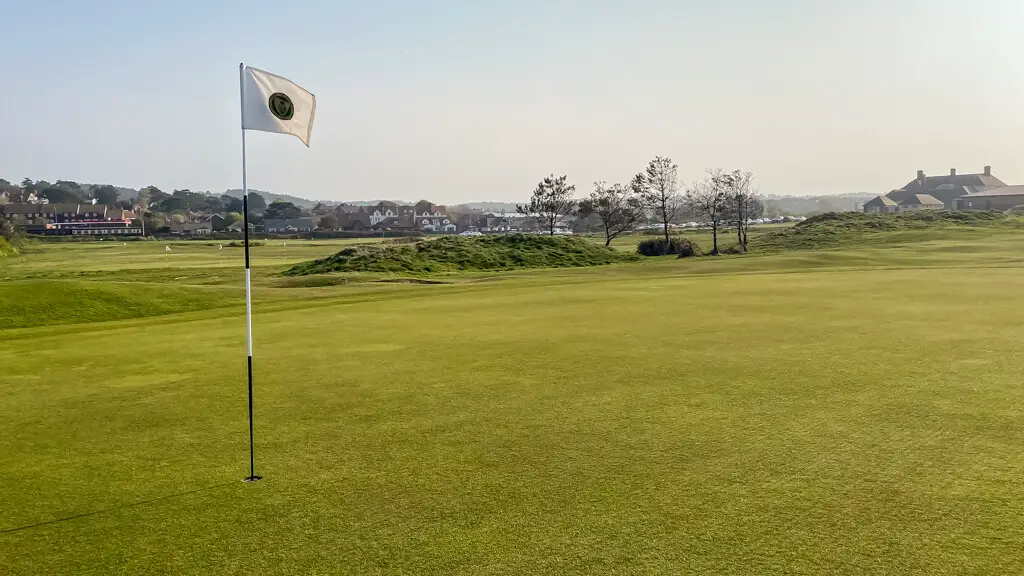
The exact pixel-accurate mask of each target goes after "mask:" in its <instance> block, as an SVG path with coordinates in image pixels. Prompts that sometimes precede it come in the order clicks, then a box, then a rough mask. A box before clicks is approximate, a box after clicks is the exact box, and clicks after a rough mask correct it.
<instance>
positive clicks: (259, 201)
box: [249, 192, 267, 212]
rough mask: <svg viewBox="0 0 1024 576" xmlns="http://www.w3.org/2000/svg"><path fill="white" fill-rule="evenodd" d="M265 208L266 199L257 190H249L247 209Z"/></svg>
mask: <svg viewBox="0 0 1024 576" xmlns="http://www.w3.org/2000/svg"><path fill="white" fill-rule="evenodd" d="M266 209H267V201H266V200H264V199H263V196H260V194H259V193H258V192H249V210H255V211H256V212H262V211H264V210H266Z"/></svg>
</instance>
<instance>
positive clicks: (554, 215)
mask: <svg viewBox="0 0 1024 576" xmlns="http://www.w3.org/2000/svg"><path fill="white" fill-rule="evenodd" d="M567 179H568V177H567V176H564V175H563V176H558V177H557V178H556V177H555V175H554V174H552V175H551V176H548V177H547V178H545V179H543V180H541V181H540V182H539V183H538V184H537V188H535V189H534V190H533V196H531V197H530V203H529V204H526V205H517V206H516V212H518V213H520V214H522V215H523V216H530V217H531V218H533V219H534V220H536V221H537V225H538V226H541V227H542V228H546V229H547V231H548V234H550V235H552V236H554V235H555V224H557V223H558V220H559V219H560V218H564V217H566V216H568V215H569V214H572V213H573V211H574V210H575V209H576V201H575V200H573V199H572V195H573V193H574V192H575V191H576V186H574V185H570V184H568V183H567V182H566V181H567Z"/></svg>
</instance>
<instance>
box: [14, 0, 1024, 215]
mask: <svg viewBox="0 0 1024 576" xmlns="http://www.w3.org/2000/svg"><path fill="white" fill-rule="evenodd" d="M0 22H3V23H4V43H3V44H4V51H5V55H4V57H3V58H2V59H0V78H2V79H3V81H2V83H0V86H2V90H0V101H2V102H3V108H4V114H3V120H2V121H0V177H4V178H7V179H9V180H15V179H17V180H21V179H22V178H23V177H25V176H29V177H31V178H33V179H40V178H41V179H46V180H50V181H53V180H57V179H68V180H76V181H80V182H94V183H112V184H117V185H122V186H130V187H140V186H145V185H148V184H155V185H157V186H159V187H160V188H163V189H165V190H170V189H174V188H191V189H193V190H214V191H219V190H223V189H226V188H237V187H240V184H241V168H240V148H239V147H240V144H239V111H238V63H239V62H242V61H244V62H245V63H247V64H251V65H253V66H257V67H260V68H263V69H266V70H270V71H272V72H275V73H278V74H281V75H283V76H286V77H289V78H291V79H292V80H294V81H296V82H297V83H299V84H300V85H302V86H303V87H305V88H307V89H308V90H310V91H312V92H313V93H315V94H316V95H317V99H318V101H317V116H316V124H315V126H314V129H313V139H312V147H311V148H310V149H306V148H305V147H304V146H303V145H302V143H301V142H299V141H298V140H297V139H295V138H291V137H285V136H279V135H271V134H262V133H251V135H250V138H249V184H250V186H251V187H253V188H260V189H265V190H271V191H274V192H279V193H288V194H294V195H298V196H304V197H308V198H317V199H337V200H346V199H347V200H355V199H369V198H402V199H411V200H415V199H418V198H428V199H431V200H434V201H438V202H445V203H455V202H462V201H468V200H513V201H514V200H522V199H524V198H525V197H526V196H527V195H528V194H529V192H530V191H531V189H532V187H533V185H534V184H535V183H536V182H537V181H538V180H539V179H540V178H542V177H543V176H545V175H546V174H548V173H551V172H556V173H559V174H561V173H566V174H568V175H569V178H570V181H571V182H573V183H575V184H576V185H577V189H578V194H582V193H584V192H586V191H588V190H589V189H590V186H591V183H592V182H593V181H594V180H599V179H600V180H608V181H616V180H622V181H625V180H628V179H629V177H630V176H631V175H632V174H633V173H635V172H637V171H639V170H640V169H642V168H643V166H644V165H645V164H646V163H647V161H648V160H649V159H650V158H651V157H653V156H654V155H656V154H657V155H667V156H670V157H671V158H673V159H674V160H675V161H676V162H678V164H679V166H680V175H681V176H682V177H683V178H684V179H685V180H687V181H691V180H693V179H695V178H698V177H700V176H701V174H702V172H703V171H704V169H705V168H709V167H722V168H728V169H731V168H743V169H746V170H752V171H753V172H754V173H755V175H756V177H757V179H758V182H759V183H760V187H761V190H762V191H763V192H767V193H776V194H816V193H839V192H857V191H870V192H875V193H884V192H886V191H888V190H890V189H892V188H894V187H898V186H901V185H903V184H904V183H906V182H907V181H908V180H910V179H912V178H913V177H914V175H915V173H916V171H917V170H918V169H924V170H926V171H927V172H929V173H933V174H939V173H945V172H948V170H949V168H950V167H954V166H955V167H957V168H958V169H959V170H960V171H961V172H968V171H981V169H982V166H983V165H985V164H991V165H993V167H994V168H993V169H994V172H995V174H996V175H997V176H999V177H1001V178H1002V179H1003V180H1005V181H1007V182H1008V183H1011V184H1017V183H1024V150H1022V148H1021V144H1020V143H1021V142H1022V138H1021V135H1022V134H1024V66H1022V64H1021V63H1020V62H1021V58H1022V55H1024V35H1022V34H1021V30H1022V29H1024V2H1020V0H980V1H978V0H976V1H974V2H963V1H962V0H859V1H853V0H851V1H848V2H838V1H832V2H830V1H827V0H804V1H798V0H778V1H771V0H761V1H753V0H720V1H711V0H706V1H702V2H694V1H686V0H660V1H654V0H650V1H639V0H633V1H625V0H623V1H617V2H612V1H604V0H575V1H573V0H563V1H558V0H549V1H544V2H541V1H534V0H517V1H515V2H497V1H491V2H487V1H480V0H472V1H470V0H467V1H442V0H438V1H433V2H428V1H426V0H422V1H412V0H403V1H397V0H395V1H387V0H373V1H370V0H361V1H358V2H352V1H339V0H335V1H324V2H282V1H281V0H274V1H265V0H246V1H244V2H243V1H240V0H231V1H219V2H218V1H216V0H201V1H200V0H177V1H175V2H161V3H153V2H139V1H137V0H132V1H127V0H92V1H85V0H76V1H66V2H59V1H51V0H34V1H31V2H14V1H13V0H0Z"/></svg>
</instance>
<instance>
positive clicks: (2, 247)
mask: <svg viewBox="0 0 1024 576" xmlns="http://www.w3.org/2000/svg"><path fill="white" fill-rule="evenodd" d="M17 253H18V248H17V247H16V246H14V244H11V243H10V242H8V241H7V239H6V238H2V237H0V258H4V257H5V256H14V255H15V254H17Z"/></svg>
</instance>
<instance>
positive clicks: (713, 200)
mask: <svg viewBox="0 0 1024 576" xmlns="http://www.w3.org/2000/svg"><path fill="white" fill-rule="evenodd" d="M729 182H730V177H729V174H727V173H725V172H723V171H722V170H719V169H716V170H708V176H707V177H706V178H705V179H704V180H702V181H700V182H697V183H696V184H694V185H693V188H692V189H691V190H689V191H687V193H686V204H687V206H689V208H690V210H692V211H693V213H694V214H698V215H700V217H701V218H702V219H705V220H706V221H707V222H709V223H710V224H711V235H712V242H713V247H712V250H711V252H710V254H711V255H718V254H719V251H718V230H719V229H721V227H722V222H723V221H724V220H725V216H726V210H727V204H728V200H729Z"/></svg>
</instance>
